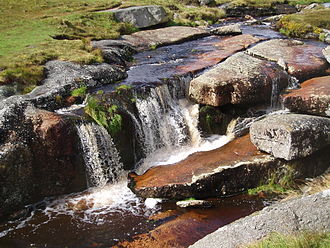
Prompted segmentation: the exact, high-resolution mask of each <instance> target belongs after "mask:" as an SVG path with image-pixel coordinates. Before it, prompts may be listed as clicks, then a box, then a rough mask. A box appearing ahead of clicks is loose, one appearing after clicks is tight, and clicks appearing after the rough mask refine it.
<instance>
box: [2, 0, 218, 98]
mask: <svg viewBox="0 0 330 248" xmlns="http://www.w3.org/2000/svg"><path fill="white" fill-rule="evenodd" d="M188 2H189V3H190V2H191V1H174V0H168V1H164V0H156V1H151V0H138V1H135V0H134V1H132V0H128V1H125V0H124V1H120V0H39V1H38V2H36V1H28V0H22V1H19V2H17V1H14V0H2V1H1V2H0V14H1V20H0V84H12V83H16V84H17V85H18V91H19V92H29V91H30V90H31V89H32V88H33V87H35V86H36V85H38V84H39V83H40V81H41V80H42V78H43V72H44V64H45V63H46V62H47V61H49V60H53V59H59V60H68V61H72V62H77V63H83V64H91V63H98V62H102V60H103V59H102V54H101V51H99V50H97V49H93V48H92V47H91V45H90V41H91V40H98V39H114V38H118V37H119V36H120V35H121V34H129V33H132V32H135V31H137V29H136V28H134V27H133V26H132V25H130V24H127V23H119V22H116V21H115V20H114V17H113V15H112V13H110V12H97V11H98V10H105V9H110V8H113V7H120V8H123V7H129V6H136V5H145V4H159V5H162V6H164V7H165V9H166V11H167V12H168V13H169V15H170V16H171V17H172V18H173V16H174V13H177V14H178V16H179V17H178V18H177V19H176V22H177V24H182V25H197V24H196V23H195V21H197V20H205V21H206V22H210V23H213V22H216V21H217V20H218V19H220V18H221V17H223V16H224V13H223V12H222V11H221V10H219V9H217V8H209V7H201V8H188V7H187V6H186V5H185V4H186V3H188ZM172 24H173V22H172Z"/></svg>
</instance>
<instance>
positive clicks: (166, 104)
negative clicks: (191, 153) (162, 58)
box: [136, 79, 197, 156]
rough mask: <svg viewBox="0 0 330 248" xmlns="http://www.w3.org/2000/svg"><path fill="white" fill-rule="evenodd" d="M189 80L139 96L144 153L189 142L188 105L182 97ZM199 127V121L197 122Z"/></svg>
mask: <svg viewBox="0 0 330 248" xmlns="http://www.w3.org/2000/svg"><path fill="white" fill-rule="evenodd" d="M187 82H188V80H187V79H182V80H177V81H176V82H175V83H171V84H163V85H161V86H158V87H156V88H151V89H150V92H149V94H148V95H147V96H146V97H144V98H143V97H137V100H136V108H137V111H138V119H139V120H140V123H141V126H140V127H137V130H142V133H143V138H142V142H141V144H142V145H143V147H144V153H145V155H146V156H147V155H149V154H151V153H152V152H154V151H156V150H157V149H160V148H168V149H169V148H171V147H179V146H181V145H182V144H185V143H187V141H188V140H189V139H190V135H189V133H191V127H189V125H191V123H190V120H187V113H186V111H187V110H186V109H185V107H186V106H180V104H179V100H180V99H184V97H185V95H186V88H187ZM196 128H197V123H196Z"/></svg>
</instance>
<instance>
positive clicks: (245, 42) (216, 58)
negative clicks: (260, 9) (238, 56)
mask: <svg viewBox="0 0 330 248" xmlns="http://www.w3.org/2000/svg"><path fill="white" fill-rule="evenodd" d="M261 40H262V39H261V38H257V37H254V36H252V35H249V34H243V35H237V36H234V37H228V38H224V39H222V40H220V41H219V42H217V43H214V44H212V45H213V46H214V48H215V49H214V50H212V51H210V52H206V53H201V54H198V55H197V58H196V60H193V61H192V62H191V63H187V64H185V65H183V66H178V67H177V70H178V72H179V74H185V73H189V72H192V73H195V72H198V71H200V70H202V69H205V68H207V67H209V66H213V65H216V64H218V63H219V62H221V61H223V60H225V59H226V58H228V57H229V56H231V55H233V54H235V53H237V52H239V51H242V50H245V49H247V48H248V47H249V46H250V45H252V44H255V43H257V42H259V41H261Z"/></svg>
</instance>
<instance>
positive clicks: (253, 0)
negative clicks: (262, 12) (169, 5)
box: [216, 0, 328, 7]
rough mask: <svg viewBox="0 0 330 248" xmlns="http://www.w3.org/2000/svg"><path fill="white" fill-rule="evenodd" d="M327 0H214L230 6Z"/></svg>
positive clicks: (320, 0) (264, 5) (259, 5)
mask: <svg viewBox="0 0 330 248" xmlns="http://www.w3.org/2000/svg"><path fill="white" fill-rule="evenodd" d="M326 2H328V0H216V4H217V5H220V4H224V3H230V4H231V5H232V6H250V7H270V6H273V5H275V4H286V3H287V4H290V5H292V6H295V5H297V4H301V5H308V4H311V3H326Z"/></svg>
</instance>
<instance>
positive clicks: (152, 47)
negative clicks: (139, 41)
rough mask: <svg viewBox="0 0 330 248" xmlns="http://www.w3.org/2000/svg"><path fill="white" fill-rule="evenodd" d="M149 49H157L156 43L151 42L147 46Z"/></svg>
mask: <svg viewBox="0 0 330 248" xmlns="http://www.w3.org/2000/svg"><path fill="white" fill-rule="evenodd" d="M149 48H150V50H156V49H157V44H151V45H150V46H149Z"/></svg>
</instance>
